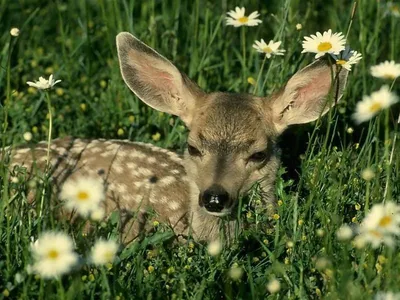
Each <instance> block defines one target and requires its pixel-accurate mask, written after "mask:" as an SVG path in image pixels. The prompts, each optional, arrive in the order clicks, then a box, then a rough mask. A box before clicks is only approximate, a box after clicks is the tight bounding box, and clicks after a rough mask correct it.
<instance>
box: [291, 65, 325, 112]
mask: <svg viewBox="0 0 400 300" xmlns="http://www.w3.org/2000/svg"><path fill="white" fill-rule="evenodd" d="M330 88H331V73H330V70H329V69H328V72H327V71H323V72H318V73H317V74H313V76H312V78H311V79H309V81H308V83H307V84H306V85H304V86H302V87H301V88H299V89H298V90H297V101H299V103H298V106H301V105H306V106H312V105H318V104H319V101H320V100H321V98H322V97H325V96H326V95H328V93H329V89H330ZM316 102H317V103H316Z"/></svg>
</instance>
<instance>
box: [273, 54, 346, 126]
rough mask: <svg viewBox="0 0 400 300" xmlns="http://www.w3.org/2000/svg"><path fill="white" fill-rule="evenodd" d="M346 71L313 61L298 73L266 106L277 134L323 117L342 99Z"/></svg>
mask: <svg viewBox="0 0 400 300" xmlns="http://www.w3.org/2000/svg"><path fill="white" fill-rule="evenodd" d="M347 74H348V72H347V70H346V69H343V68H341V70H339V71H338V70H337V69H336V66H335V65H333V66H331V65H330V64H329V63H328V61H325V60H322V59H321V60H317V61H315V62H313V63H312V64H310V65H308V66H307V67H305V68H304V69H302V70H300V71H298V72H297V73H296V74H294V75H293V77H292V78H291V79H289V81H288V82H287V84H286V86H285V87H284V88H283V89H282V90H281V91H280V93H279V94H278V95H275V96H272V100H271V101H270V102H269V105H270V109H271V110H272V116H273V122H274V124H275V127H276V130H277V132H278V133H282V132H283V131H284V130H285V129H286V128H287V127H288V126H289V125H292V124H302V123H308V122H312V121H314V120H316V119H318V118H319V117H320V116H322V115H324V114H325V113H326V112H328V110H329V109H330V108H331V107H333V106H334V105H335V104H336V103H337V101H339V99H340V98H341V97H342V95H343V90H344V87H345V85H346V79H347Z"/></svg>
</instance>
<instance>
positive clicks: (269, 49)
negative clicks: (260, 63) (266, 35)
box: [253, 39, 286, 58]
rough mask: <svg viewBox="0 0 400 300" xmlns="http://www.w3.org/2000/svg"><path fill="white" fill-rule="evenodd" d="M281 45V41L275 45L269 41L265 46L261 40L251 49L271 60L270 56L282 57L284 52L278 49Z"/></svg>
mask: <svg viewBox="0 0 400 300" xmlns="http://www.w3.org/2000/svg"><path fill="white" fill-rule="evenodd" d="M281 43H282V42H281V41H279V42H276V43H275V42H274V41H272V40H271V41H269V43H268V44H266V43H265V42H264V40H263V39H261V40H260V41H255V42H254V44H253V48H254V49H256V50H257V52H260V53H265V55H266V56H267V58H271V56H272V55H283V54H284V53H285V51H286V50H283V49H278V48H279V46H280V45H281Z"/></svg>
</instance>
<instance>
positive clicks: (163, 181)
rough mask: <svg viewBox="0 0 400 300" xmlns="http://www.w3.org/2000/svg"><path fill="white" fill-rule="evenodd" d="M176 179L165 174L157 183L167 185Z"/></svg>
mask: <svg viewBox="0 0 400 300" xmlns="http://www.w3.org/2000/svg"><path fill="white" fill-rule="evenodd" d="M175 181H176V178H175V177H174V176H165V177H163V178H161V179H160V181H159V184H160V185H161V186H167V185H170V184H171V183H174V182H175Z"/></svg>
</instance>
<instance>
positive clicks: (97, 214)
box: [90, 207, 106, 221]
mask: <svg viewBox="0 0 400 300" xmlns="http://www.w3.org/2000/svg"><path fill="white" fill-rule="evenodd" d="M105 215H106V212H105V211H104V208H102V207H98V208H97V209H95V210H93V211H92V212H91V213H90V218H91V219H92V220H93V221H101V220H103V219H104V216H105Z"/></svg>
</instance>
